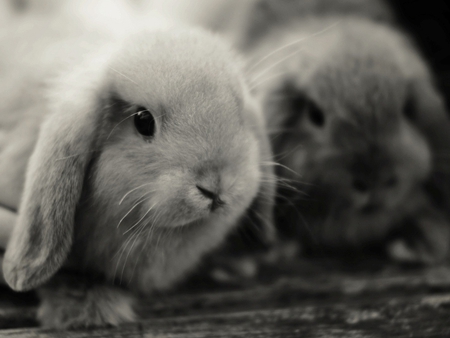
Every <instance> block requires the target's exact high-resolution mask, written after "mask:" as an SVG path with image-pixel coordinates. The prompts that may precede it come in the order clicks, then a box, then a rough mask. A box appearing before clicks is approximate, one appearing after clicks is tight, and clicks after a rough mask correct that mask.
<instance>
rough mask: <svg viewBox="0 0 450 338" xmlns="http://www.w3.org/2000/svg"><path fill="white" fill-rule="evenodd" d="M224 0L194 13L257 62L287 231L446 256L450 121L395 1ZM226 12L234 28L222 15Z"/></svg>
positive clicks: (419, 257)
mask: <svg viewBox="0 0 450 338" xmlns="http://www.w3.org/2000/svg"><path fill="white" fill-rule="evenodd" d="M198 1H199V0H197V1H196V2H198ZM172 2H177V0H172ZM193 2H195V1H191V3H193ZM215 3H216V5H217V7H215V8H214V10H210V9H207V12H206V13H200V14H199V13H195V16H193V15H192V14H191V15H190V16H189V15H188V14H189V13H188V14H184V15H186V17H184V20H185V21H188V22H191V23H192V22H197V23H198V24H199V25H200V26H203V27H206V28H208V29H210V30H213V31H216V32H218V33H220V34H222V35H223V36H224V37H225V38H226V39H228V40H230V41H231V43H233V44H234V45H235V46H236V47H238V48H239V50H240V51H241V53H242V54H243V55H244V56H245V57H246V59H247V60H248V61H247V63H248V67H247V73H248V74H249V77H250V86H251V89H252V92H253V93H254V95H255V96H256V98H257V99H258V101H259V102H261V104H262V106H263V109H264V111H265V115H266V118H267V121H268V122H267V125H268V128H269V133H270V134H271V140H272V146H273V148H274V153H275V161H278V162H279V163H278V170H277V174H278V175H279V177H280V178H279V186H280V191H279V194H280V195H281V196H280V197H279V199H278V207H277V208H276V209H277V217H276V219H277V223H278V228H279V230H280V232H281V233H284V234H285V235H286V237H288V238H293V237H296V238H297V239H298V240H297V241H298V242H299V243H301V248H302V249H303V251H304V252H309V253H311V252H312V253H319V254H320V253H324V252H327V251H332V252H339V251H348V250H362V251H365V250H368V251H370V250H372V249H374V250H380V249H381V250H382V251H383V252H385V253H386V254H387V255H388V256H389V257H391V258H392V259H394V260H396V261H400V262H414V263H425V264H434V263H439V262H442V261H443V260H444V259H445V258H446V257H447V256H448V250H449V244H450V228H449V219H448V214H447V210H448V209H449V208H448V207H449V205H448V200H449V199H448V197H447V196H446V195H447V191H446V190H447V187H446V184H447V183H446V182H447V181H448V180H447V179H446V178H445V175H442V174H443V173H442V172H440V171H442V168H443V167H445V166H446V163H445V160H444V159H443V158H442V157H441V156H440V155H441V154H445V153H448V149H449V147H450V137H449V136H448V135H449V134H450V133H449V131H450V126H449V121H448V118H447V113H446V109H445V106H444V103H443V100H442V97H441V95H440V93H439V92H438V90H437V89H436V86H435V84H434V81H433V77H432V74H431V71H430V69H429V68H428V66H427V64H426V61H425V60H424V59H423V57H422V56H421V55H420V52H419V51H418V49H417V47H416V46H415V45H414V43H413V41H412V40H411V38H410V37H409V36H408V35H407V34H406V33H405V32H403V31H402V30H401V28H400V27H399V26H398V23H397V20H396V16H395V14H394V12H393V10H392V9H391V8H390V7H389V6H388V4H387V3H386V2H384V1H372V0H370V1H368V0H367V1H359V0H358V1H354V0H339V1H334V0H333V1H331V0H311V1H309V0H283V1H279V0H254V1H251V4H250V2H246V5H245V6H244V4H239V5H238V4H236V5H235V6H234V12H233V10H230V9H229V7H227V8H225V7H224V6H223V4H221V2H220V1H215ZM188 6H189V5H186V7H188ZM191 6H192V5H191ZM192 7H193V6H192ZM210 7H211V8H213V6H212V5H211V6H210ZM179 12H180V14H178V16H179V17H182V16H183V13H185V12H182V13H181V11H179ZM230 13H231V14H230ZM242 13H244V14H245V15H242ZM238 14H239V15H238ZM227 16H231V18H230V19H229V20H228V22H230V24H229V26H226V25H222V26H217V25H214V24H212V23H215V22H219V23H220V22H225V23H226V22H227V20H226V17H227ZM224 17H225V18H224ZM236 20H237V22H235V21H236ZM231 26H233V27H231ZM447 168H448V166H447ZM282 245H283V244H282ZM293 252H295V251H293Z"/></svg>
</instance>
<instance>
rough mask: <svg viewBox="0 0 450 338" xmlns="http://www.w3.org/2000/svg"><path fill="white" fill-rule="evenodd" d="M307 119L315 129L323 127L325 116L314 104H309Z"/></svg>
mask: <svg viewBox="0 0 450 338" xmlns="http://www.w3.org/2000/svg"><path fill="white" fill-rule="evenodd" d="M308 118H309V120H310V121H311V122H312V123H313V124H314V125H315V126H317V127H323V125H324V124H325V115H324V114H323V112H322V111H321V110H320V109H319V107H317V106H316V105H315V104H313V103H311V104H309V107H308Z"/></svg>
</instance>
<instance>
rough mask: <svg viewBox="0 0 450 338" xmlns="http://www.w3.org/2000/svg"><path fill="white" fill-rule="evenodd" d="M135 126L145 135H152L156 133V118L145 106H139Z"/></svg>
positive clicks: (135, 116)
mask: <svg viewBox="0 0 450 338" xmlns="http://www.w3.org/2000/svg"><path fill="white" fill-rule="evenodd" d="M134 126H135V127H136V130H137V131H138V132H139V134H141V135H142V136H145V137H151V136H153V135H154V134H155V127H156V126H155V118H154V117H153V115H152V113H150V112H149V111H148V110H147V109H146V108H144V107H138V108H137V112H136V114H135V115H134Z"/></svg>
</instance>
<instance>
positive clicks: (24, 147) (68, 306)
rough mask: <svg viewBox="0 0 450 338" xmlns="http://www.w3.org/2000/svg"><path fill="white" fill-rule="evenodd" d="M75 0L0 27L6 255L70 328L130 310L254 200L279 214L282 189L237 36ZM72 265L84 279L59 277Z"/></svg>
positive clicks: (176, 276)
mask: <svg viewBox="0 0 450 338" xmlns="http://www.w3.org/2000/svg"><path fill="white" fill-rule="evenodd" d="M72 4H73V3H71V2H68V4H67V5H61V6H62V7H61V8H58V9H57V13H58V15H54V16H53V15H49V14H48V13H47V14H45V15H44V14H42V15H35V14H29V15H28V16H27V15H24V17H23V20H22V21H18V22H17V24H16V25H11V26H9V27H8V31H7V32H5V34H2V36H1V41H0V69H1V70H2V78H1V81H0V95H1V102H0V121H1V124H2V133H3V135H2V137H1V144H2V150H1V153H0V176H1V177H2V179H1V181H0V187H1V189H0V191H1V193H0V203H1V204H3V205H5V206H8V207H9V208H12V209H15V208H18V220H17V222H16V224H15V225H14V229H13V233H12V235H11V239H10V241H9V243H8V245H7V250H6V253H5V258H4V263H3V271H4V275H5V279H6V281H7V283H8V284H9V285H10V286H11V287H12V288H13V289H14V290H18V291H23V290H29V289H33V288H37V287H40V286H41V285H43V284H44V289H42V291H41V292H40V294H41V295H42V297H43V303H42V306H41V309H40V311H39V317H40V320H41V322H42V324H43V325H44V326H49V327H60V328H61V327H69V326H89V325H104V324H113V325H116V324H120V323H121V322H125V321H130V320H134V319H135V315H134V311H133V301H134V300H133V299H134V298H133V297H132V294H145V295H148V294H151V293H152V292H153V291H155V290H164V289H167V288H170V287H171V286H173V285H174V284H175V283H176V282H178V281H180V280H181V279H182V278H183V277H184V276H185V275H186V274H187V273H189V272H190V271H191V270H192V269H194V268H195V267H196V265H197V264H198V262H199V261H200V259H201V258H202V256H203V255H204V254H206V253H207V252H209V251H211V250H212V249H214V248H216V247H218V246H219V245H220V244H221V243H222V242H223V241H224V239H225V237H226V236H227V234H228V233H229V232H230V231H231V230H232V229H234V228H236V227H237V226H238V225H239V224H240V223H242V222H245V220H246V216H250V217H251V213H252V212H258V215H263V217H264V219H265V220H266V222H267V223H270V221H271V217H272V215H271V212H272V200H273V193H274V191H273V190H274V187H273V182H274V179H273V177H272V175H273V174H272V167H271V166H270V165H267V163H268V162H269V161H270V159H271V154H270V147H269V142H268V139H267V134H266V132H265V125H264V120H263V117H262V113H261V112H260V111H259V109H258V106H257V105H256V104H255V102H254V100H253V99H252V98H251V96H250V94H249V90H248V87H247V85H246V82H245V79H244V77H243V75H242V71H241V69H240V63H239V61H238V58H237V57H236V56H235V55H234V53H233V52H232V51H231V50H230V48H229V47H227V46H226V45H225V44H224V43H222V42H221V41H220V40H219V39H218V38H216V37H214V36H212V35H211V34H208V33H205V32H203V31H201V30H197V29H191V28H187V27H183V28H176V27H170V25H168V26H167V27H164V28H163V29H157V28H154V27H153V28H152V29H146V28H145V27H144V26H145V25H142V26H141V25H140V24H139V25H137V24H136V22H133V17H134V14H132V13H133V10H130V11H129V12H128V13H127V14H124V18H123V21H122V26H121V27H119V28H117V27H114V25H116V24H117V23H116V22H110V21H109V20H108V18H104V17H100V18H98V17H95V16H92V15H91V13H90V12H89V10H86V8H80V12H79V13H84V14H86V15H84V14H83V15H81V17H82V19H80V16H73V15H72V13H71V11H70V10H67V11H66V10H65V9H67V8H70V6H71V5H72ZM65 6H69V7H65ZM80 6H81V5H80ZM98 13H99V15H101V13H102V11H99V12H98ZM49 18H51V20H50V19H49ZM136 18H138V16H136ZM137 20H138V19H136V21H137ZM92 21H95V22H92ZM102 22H103V23H104V25H103V24H100V23H102ZM135 26H138V27H137V28H136V27H135ZM62 266H66V267H68V268H70V269H72V270H75V272H77V273H82V274H85V275H86V281H85V282H83V281H80V280H78V279H76V278H73V279H71V278H69V279H65V278H64V277H61V279H59V278H53V279H52V277H53V276H54V275H55V273H56V272H57V271H58V270H59V269H60V268H61V267H62ZM91 279H93V280H94V281H92V280H91ZM61 280H62V282H59V281H61ZM48 281H50V282H48ZM112 281H116V282H117V283H118V284H121V285H122V284H123V286H126V289H127V290H121V289H119V287H113V286H111V282H112ZM46 282H48V283H50V284H47V287H45V283H46ZM55 283H56V284H55ZM106 283H108V284H106Z"/></svg>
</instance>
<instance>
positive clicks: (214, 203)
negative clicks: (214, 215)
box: [196, 184, 224, 211]
mask: <svg viewBox="0 0 450 338" xmlns="http://www.w3.org/2000/svg"><path fill="white" fill-rule="evenodd" d="M196 187H197V189H198V191H200V193H201V194H202V195H203V196H204V197H205V198H207V199H210V200H211V211H214V210H216V209H218V208H219V207H221V206H222V205H223V204H224V202H223V201H222V200H221V199H220V196H219V194H218V193H217V192H215V191H213V188H211V187H208V188H207V187H204V186H201V185H198V184H197V185H196Z"/></svg>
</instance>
